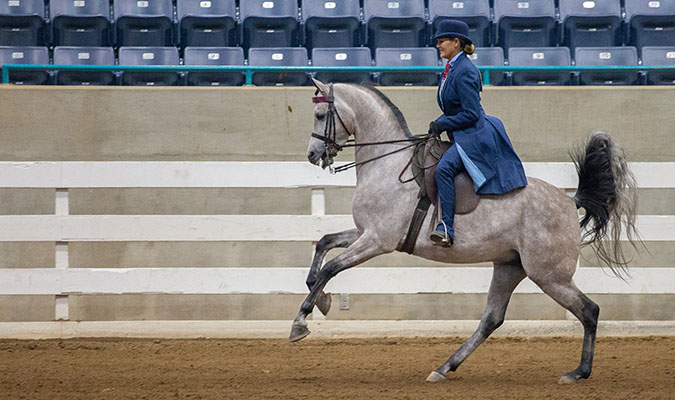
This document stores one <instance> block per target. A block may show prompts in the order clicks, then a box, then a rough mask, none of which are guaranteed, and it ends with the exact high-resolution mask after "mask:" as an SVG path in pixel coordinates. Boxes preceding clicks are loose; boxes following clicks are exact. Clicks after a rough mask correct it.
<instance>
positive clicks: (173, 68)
mask: <svg viewBox="0 0 675 400" xmlns="http://www.w3.org/2000/svg"><path fill="white" fill-rule="evenodd" d="M476 67H477V68H478V69H479V70H480V71H481V72H483V84H484V85H490V72H491V71H570V72H580V71H616V70H629V71H656V70H659V71H660V70H675V65H616V66H605V65H592V66H579V65H576V66H572V65H570V66H476ZM10 70H44V71H54V70H58V71H110V72H125V71H168V72H197V71H211V72H236V71H241V72H244V73H245V74H246V82H245V85H252V84H253V80H252V77H253V72H256V71H259V72H442V71H443V67H440V66H437V67H421V66H418V67H384V66H377V67H315V66H306V67H274V66H250V65H222V66H221V65H218V66H209V65H62V64H5V65H3V66H2V83H3V84H7V83H9V71H10Z"/></svg>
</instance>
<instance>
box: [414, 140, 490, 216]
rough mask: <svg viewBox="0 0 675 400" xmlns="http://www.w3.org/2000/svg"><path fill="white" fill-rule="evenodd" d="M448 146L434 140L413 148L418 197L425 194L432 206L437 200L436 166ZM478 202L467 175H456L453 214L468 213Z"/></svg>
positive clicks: (450, 143)
mask: <svg viewBox="0 0 675 400" xmlns="http://www.w3.org/2000/svg"><path fill="white" fill-rule="evenodd" d="M450 146H452V142H448V141H443V140H441V139H440V138H434V139H431V140H428V141H427V142H426V143H425V144H424V145H420V146H418V147H416V148H415V153H414V156H413V157H415V161H413V163H412V170H413V171H412V172H413V176H415V181H416V182H417V184H418V185H419V187H420V192H421V193H420V195H419V197H422V196H423V195H424V194H426V195H427V196H428V197H429V200H430V201H431V203H432V204H434V205H436V201H437V199H438V186H437V185H436V165H438V162H439V161H440V159H441V157H443V154H445V152H446V151H447V150H448V149H449V148H450ZM422 192H423V193H422ZM479 201H480V196H478V195H477V194H476V192H475V191H474V189H473V180H471V177H470V176H469V174H467V173H466V172H462V173H460V174H458V175H457V176H456V177H455V214H468V213H470V212H471V211H473V210H474V209H475V208H476V207H477V206H478V202H479Z"/></svg>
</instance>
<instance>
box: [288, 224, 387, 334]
mask: <svg viewBox="0 0 675 400" xmlns="http://www.w3.org/2000/svg"><path fill="white" fill-rule="evenodd" d="M383 253H385V251H384V250H382V248H381V247H380V246H379V245H378V243H377V242H376V241H375V240H373V237H371V236H370V235H368V234H363V235H361V236H360V237H359V238H358V239H357V240H356V241H355V242H354V243H352V245H351V246H349V247H348V248H347V250H345V251H344V252H343V253H341V254H340V255H338V256H337V257H335V258H333V259H332V260H330V261H328V262H327V263H326V265H324V267H323V268H321V270H319V271H318V273H317V276H316V281H315V282H314V284H313V285H312V288H311V289H310V291H309V294H308V295H307V298H305V301H304V302H303V303H302V306H300V312H299V313H298V316H297V317H295V320H294V321H293V327H292V328H291V335H290V337H289V339H290V340H291V342H295V341H298V340H300V339H302V338H304V337H305V336H307V335H309V329H307V320H306V318H307V315H309V313H310V312H312V310H313V309H314V305H315V304H316V302H317V300H318V299H319V296H320V295H321V294H322V293H323V288H324V287H325V286H326V284H327V283H328V281H329V280H330V279H331V278H332V277H334V276H335V275H337V274H338V273H340V272H341V271H344V270H346V269H348V268H351V267H354V266H356V265H359V264H361V263H363V262H365V261H367V260H369V259H371V258H373V257H375V256H377V255H380V254H383Z"/></svg>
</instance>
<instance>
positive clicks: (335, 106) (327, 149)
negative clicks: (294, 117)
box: [307, 79, 353, 168]
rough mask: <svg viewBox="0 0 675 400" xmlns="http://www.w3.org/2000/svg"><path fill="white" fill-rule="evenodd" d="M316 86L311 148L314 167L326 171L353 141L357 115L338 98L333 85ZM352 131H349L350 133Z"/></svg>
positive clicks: (308, 152)
mask: <svg viewBox="0 0 675 400" xmlns="http://www.w3.org/2000/svg"><path fill="white" fill-rule="evenodd" d="M312 81H313V82H314V86H316V93H315V96H314V97H313V101H314V104H315V106H314V127H313V128H312V137H311V139H310V140H309V146H308V148H307V159H308V160H309V162H310V163H312V164H316V165H319V162H321V164H320V165H321V168H326V167H328V166H330V165H332V164H333V158H334V157H335V156H337V154H338V152H339V151H340V150H342V145H344V144H345V142H346V141H347V139H348V138H349V135H350V131H351V130H352V129H349V128H348V127H350V126H353V124H352V120H353V113H352V111H351V109H350V108H349V107H348V106H347V104H346V103H345V102H344V101H342V100H340V99H338V97H337V96H336V95H335V92H334V88H333V85H332V84H330V85H327V84H325V83H323V82H321V81H319V80H316V79H312ZM348 129H349V130H348Z"/></svg>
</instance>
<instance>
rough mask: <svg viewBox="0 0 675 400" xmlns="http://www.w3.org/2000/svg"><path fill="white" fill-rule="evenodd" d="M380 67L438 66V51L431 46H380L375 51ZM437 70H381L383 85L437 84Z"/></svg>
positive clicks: (380, 79)
mask: <svg viewBox="0 0 675 400" xmlns="http://www.w3.org/2000/svg"><path fill="white" fill-rule="evenodd" d="M375 63H376V65H377V66H378V67H419V66H426V67H434V66H438V53H437V51H436V49H432V48H430V47H417V48H378V49H377V51H376V52H375ZM438 77H439V73H437V72H380V74H379V83H380V85H382V86H435V85H437V84H438Z"/></svg>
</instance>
